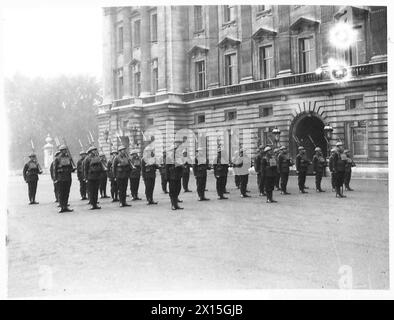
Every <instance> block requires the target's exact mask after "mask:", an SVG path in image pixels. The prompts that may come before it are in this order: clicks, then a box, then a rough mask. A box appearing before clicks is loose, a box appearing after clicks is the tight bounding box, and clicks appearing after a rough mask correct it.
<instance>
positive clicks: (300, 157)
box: [296, 146, 310, 193]
mask: <svg viewBox="0 0 394 320" xmlns="http://www.w3.org/2000/svg"><path fill="white" fill-rule="evenodd" d="M309 164H310V161H309V160H308V158H307V157H306V152H305V148H304V147H303V146H300V147H298V154H297V157H296V170H297V174H298V188H299V189H300V193H308V192H306V191H305V180H306V173H307V171H308V165H309Z"/></svg>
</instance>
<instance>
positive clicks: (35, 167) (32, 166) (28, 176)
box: [23, 153, 42, 204]
mask: <svg viewBox="0 0 394 320" xmlns="http://www.w3.org/2000/svg"><path fill="white" fill-rule="evenodd" d="M29 158H30V160H29V161H28V162H27V163H26V164H25V166H24V167H23V179H24V180H25V182H26V183H27V185H28V190H29V201H30V202H29V204H38V202H36V192H37V183H38V175H39V174H41V173H42V169H41V166H40V164H39V163H38V161H37V157H36V155H35V154H34V153H31V154H30V155H29Z"/></svg>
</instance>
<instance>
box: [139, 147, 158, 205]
mask: <svg viewBox="0 0 394 320" xmlns="http://www.w3.org/2000/svg"><path fill="white" fill-rule="evenodd" d="M158 168H159V166H158V165H157V162H156V158H155V153H154V152H153V149H151V148H149V147H147V148H146V149H145V151H144V154H143V157H142V161H141V173H142V179H144V183H145V196H146V200H147V201H148V205H152V204H157V202H156V201H153V190H154V189H155V181H156V169H158Z"/></svg>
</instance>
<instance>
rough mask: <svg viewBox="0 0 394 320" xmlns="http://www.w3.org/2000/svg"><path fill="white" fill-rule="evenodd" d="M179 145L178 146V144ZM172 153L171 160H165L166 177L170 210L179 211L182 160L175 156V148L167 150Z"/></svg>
mask: <svg viewBox="0 0 394 320" xmlns="http://www.w3.org/2000/svg"><path fill="white" fill-rule="evenodd" d="M178 145H179V144H178ZM168 151H169V152H171V153H172V155H173V158H172V159H167V162H166V176H167V178H168V182H169V191H170V192H169V196H170V200H171V209H172V210H179V209H183V208H181V207H180V206H179V205H178V203H179V202H182V201H181V200H179V198H178V196H179V193H180V191H181V189H182V172H183V164H182V158H181V157H178V156H177V155H176V152H175V151H176V148H173V149H170V150H168Z"/></svg>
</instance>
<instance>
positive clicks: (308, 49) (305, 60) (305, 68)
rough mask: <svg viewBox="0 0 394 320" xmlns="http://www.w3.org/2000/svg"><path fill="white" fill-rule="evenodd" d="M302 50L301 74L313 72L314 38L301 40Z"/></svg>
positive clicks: (300, 47)
mask: <svg viewBox="0 0 394 320" xmlns="http://www.w3.org/2000/svg"><path fill="white" fill-rule="evenodd" d="M299 50H300V73H305V72H311V71H313V70H312V68H313V66H312V54H313V48H312V38H304V39H300V40H299Z"/></svg>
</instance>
